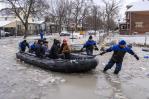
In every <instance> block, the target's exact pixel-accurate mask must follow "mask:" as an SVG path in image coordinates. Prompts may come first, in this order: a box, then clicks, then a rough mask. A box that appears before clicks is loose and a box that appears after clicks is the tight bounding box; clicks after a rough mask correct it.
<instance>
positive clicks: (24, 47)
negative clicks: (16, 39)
mask: <svg viewBox="0 0 149 99" xmlns="http://www.w3.org/2000/svg"><path fill="white" fill-rule="evenodd" d="M26 47H28V48H29V44H28V42H25V41H22V42H20V44H19V48H20V50H21V51H25V49H26Z"/></svg>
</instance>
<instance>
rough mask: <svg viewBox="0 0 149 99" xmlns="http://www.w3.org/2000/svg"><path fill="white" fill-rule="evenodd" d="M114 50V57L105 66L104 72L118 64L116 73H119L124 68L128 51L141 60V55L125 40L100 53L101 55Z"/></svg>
mask: <svg viewBox="0 0 149 99" xmlns="http://www.w3.org/2000/svg"><path fill="white" fill-rule="evenodd" d="M112 51H113V52H114V53H113V55H112V58H111V59H110V61H109V62H108V64H107V65H106V66H105V68H104V70H103V72H106V71H107V70H109V69H111V68H112V67H113V65H114V64H116V68H115V71H114V74H119V72H120V71H121V68H122V63H123V58H124V56H125V54H126V53H129V54H131V55H133V56H134V57H135V58H136V59H137V60H139V57H138V56H137V55H136V54H135V53H134V52H133V50H132V49H131V48H130V47H128V46H126V41H124V40H121V41H120V42H119V44H117V45H114V46H113V47H110V48H109V49H107V50H105V51H103V52H102V53H100V55H103V54H105V53H107V52H112Z"/></svg>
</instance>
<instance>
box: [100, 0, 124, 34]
mask: <svg viewBox="0 0 149 99" xmlns="http://www.w3.org/2000/svg"><path fill="white" fill-rule="evenodd" d="M120 2H121V0H119V1H118V0H103V3H104V10H103V14H104V17H103V19H104V20H105V21H106V22H105V25H106V30H107V32H109V30H110V29H111V27H112V26H113V24H111V23H114V17H115V16H116V15H117V14H118V13H119V7H120Z"/></svg>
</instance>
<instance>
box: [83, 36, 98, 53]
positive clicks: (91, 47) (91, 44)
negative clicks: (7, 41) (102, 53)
mask: <svg viewBox="0 0 149 99" xmlns="http://www.w3.org/2000/svg"><path fill="white" fill-rule="evenodd" d="M84 48H86V53H87V55H93V50H94V49H95V50H99V49H98V47H97V45H96V42H95V41H94V40H93V37H92V36H90V37H89V39H88V41H87V42H86V43H85V44H84V46H83V48H82V49H81V51H82V50H83V49H84Z"/></svg>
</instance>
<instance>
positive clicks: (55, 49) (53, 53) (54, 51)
mask: <svg viewBox="0 0 149 99" xmlns="http://www.w3.org/2000/svg"><path fill="white" fill-rule="evenodd" d="M59 50H60V41H59V40H56V39H54V42H53V45H52V47H51V50H50V52H49V57H50V58H52V59H58V58H59Z"/></svg>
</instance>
